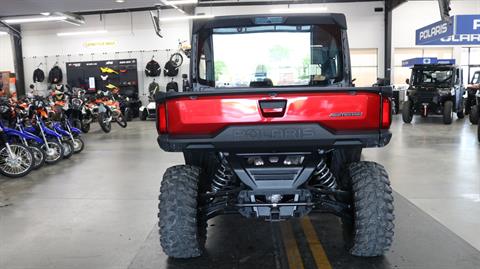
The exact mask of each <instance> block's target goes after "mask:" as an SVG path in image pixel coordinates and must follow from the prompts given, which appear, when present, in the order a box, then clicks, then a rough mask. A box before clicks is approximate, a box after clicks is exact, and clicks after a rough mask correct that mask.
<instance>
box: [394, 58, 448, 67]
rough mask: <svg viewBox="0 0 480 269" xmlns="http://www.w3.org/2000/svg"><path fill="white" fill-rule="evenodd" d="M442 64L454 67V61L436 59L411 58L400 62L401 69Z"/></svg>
mask: <svg viewBox="0 0 480 269" xmlns="http://www.w3.org/2000/svg"><path fill="white" fill-rule="evenodd" d="M427 64H443V65H454V64H455V59H438V58H436V57H424V58H421V57H420V58H412V59H407V60H403V61H402V67H412V66H414V65H427Z"/></svg>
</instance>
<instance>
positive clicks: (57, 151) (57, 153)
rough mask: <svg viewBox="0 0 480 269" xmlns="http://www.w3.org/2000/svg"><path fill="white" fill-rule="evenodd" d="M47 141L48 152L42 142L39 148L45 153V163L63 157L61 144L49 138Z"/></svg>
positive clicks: (53, 161) (53, 162)
mask: <svg viewBox="0 0 480 269" xmlns="http://www.w3.org/2000/svg"><path fill="white" fill-rule="evenodd" d="M47 143H48V146H49V148H50V152H48V150H47V147H46V146H45V144H43V145H42V146H41V149H42V150H43V151H44V152H45V154H46V158H45V163H46V164H56V163H58V162H59V161H60V160H61V159H63V146H62V145H61V144H60V143H58V142H57V141H53V140H49V141H47Z"/></svg>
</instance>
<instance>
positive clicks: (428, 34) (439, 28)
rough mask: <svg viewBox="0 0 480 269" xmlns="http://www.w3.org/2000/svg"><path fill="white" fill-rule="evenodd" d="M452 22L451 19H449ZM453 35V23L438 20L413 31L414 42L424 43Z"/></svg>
mask: <svg viewBox="0 0 480 269" xmlns="http://www.w3.org/2000/svg"><path fill="white" fill-rule="evenodd" d="M451 21H452V22H453V19H452V20H451ZM451 35H453V23H449V22H444V21H439V22H436V23H432V24H430V25H427V26H425V27H422V28H420V29H418V30H416V31H415V44H416V45H426V44H428V43H430V42H432V41H434V40H437V39H440V38H444V37H448V36H451Z"/></svg>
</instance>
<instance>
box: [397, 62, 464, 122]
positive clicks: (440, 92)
mask: <svg viewBox="0 0 480 269" xmlns="http://www.w3.org/2000/svg"><path fill="white" fill-rule="evenodd" d="M462 74H463V72H462V70H461V68H459V67H458V66H455V65H444V64H421V65H414V66H413V68H412V76H411V79H410V80H408V79H407V84H410V88H409V89H408V91H407V96H408V101H406V102H404V103H403V108H402V118H403V121H404V122H405V123H410V122H412V119H413V115H421V116H422V117H427V116H428V115H429V114H437V115H443V123H444V124H451V123H452V120H453V113H457V117H458V118H459V119H463V118H464V117H465V114H464V111H463V110H464V102H463V95H464V93H465V88H464V87H463V84H462V81H463V79H462Z"/></svg>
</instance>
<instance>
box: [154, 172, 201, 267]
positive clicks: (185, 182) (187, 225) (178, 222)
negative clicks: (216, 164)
mask: <svg viewBox="0 0 480 269" xmlns="http://www.w3.org/2000/svg"><path fill="white" fill-rule="evenodd" d="M200 174H201V170H200V168H198V167H196V166H191V165H178V166H173V167H170V168H168V169H167V171H166V172H165V174H164V175H163V181H162V187H161V188H160V196H159V205H158V208H159V213H158V220H159V221H158V226H159V232H160V245H161V246H162V248H163V251H164V252H165V254H167V255H168V256H169V257H173V258H193V257H198V256H200V255H201V254H202V252H203V248H204V244H205V235H206V221H205V220H204V218H202V217H201V216H200V215H199V213H198V207H197V204H198V201H197V199H198V192H199V191H198V185H199V179H200Z"/></svg>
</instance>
